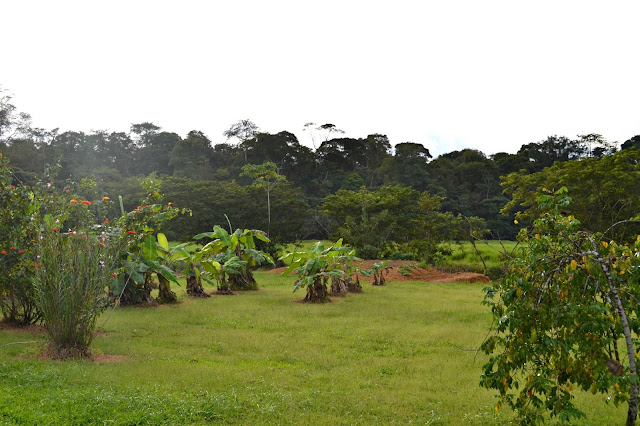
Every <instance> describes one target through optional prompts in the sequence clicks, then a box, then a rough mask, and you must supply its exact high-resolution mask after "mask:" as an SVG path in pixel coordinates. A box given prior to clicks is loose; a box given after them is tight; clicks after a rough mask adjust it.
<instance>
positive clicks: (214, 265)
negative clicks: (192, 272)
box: [202, 260, 221, 275]
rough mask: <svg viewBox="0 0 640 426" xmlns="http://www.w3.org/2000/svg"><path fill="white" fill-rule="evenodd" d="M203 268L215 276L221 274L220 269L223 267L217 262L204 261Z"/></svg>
mask: <svg viewBox="0 0 640 426" xmlns="http://www.w3.org/2000/svg"><path fill="white" fill-rule="evenodd" d="M202 267H203V268H204V270H205V271H207V272H208V273H210V274H213V275H219V274H220V267H221V265H220V262H217V261H215V260H209V261H203V262H202Z"/></svg>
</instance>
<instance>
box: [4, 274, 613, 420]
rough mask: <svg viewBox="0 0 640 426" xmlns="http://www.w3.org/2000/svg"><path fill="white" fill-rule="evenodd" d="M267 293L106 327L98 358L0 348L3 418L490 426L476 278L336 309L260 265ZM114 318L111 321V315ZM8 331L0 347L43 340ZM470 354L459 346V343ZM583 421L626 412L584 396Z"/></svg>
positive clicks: (337, 304)
mask: <svg viewBox="0 0 640 426" xmlns="http://www.w3.org/2000/svg"><path fill="white" fill-rule="evenodd" d="M256 276H257V279H258V282H259V284H260V286H261V288H260V290H259V291H254V292H246V293H242V294H239V295H237V296H217V297H212V298H210V299H206V300H193V299H187V298H186V296H185V295H184V287H177V288H176V287H175V285H174V286H173V288H174V289H175V290H177V293H178V295H179V297H180V299H181V300H182V301H183V302H182V303H179V304H176V305H172V306H165V307H160V308H144V309H143V308H118V309H116V310H115V311H113V312H112V313H111V312H106V313H105V314H103V316H102V317H101V318H100V320H99V321H98V325H99V326H101V327H103V330H104V331H105V333H106V334H104V335H99V336H98V337H96V339H95V341H94V344H93V350H94V352H95V353H96V354H102V355H111V356H120V357H123V359H121V360H120V361H118V362H100V363H90V362H52V361H45V360H42V359H40V358H39V357H38V350H39V348H40V345H38V344H24V345H10V346H4V347H0V419H1V422H2V423H8V424H12V423H13V424H47V423H72V424H73V423H74V424H88V423H100V424H102V423H110V422H113V423H114V424H163V423H164V424H206V423H211V422H217V423H241V424H390V423H397V424H408V423H418V424H451V425H457V424H463V423H465V424H466V423H470V424H496V423H500V422H504V421H506V420H508V419H509V418H510V417H509V413H508V412H504V411H500V412H499V413H497V414H496V413H495V411H494V408H493V407H494V404H495V398H494V395H493V393H492V392H490V391H487V390H485V389H482V388H480V387H479V386H478V383H479V380H480V374H481V367H482V364H483V363H484V362H485V360H486V357H485V356H484V355H482V354H477V353H476V352H474V351H473V349H475V348H478V346H479V345H480V343H481V342H482V340H483V339H484V337H485V335H486V333H487V330H488V328H489V326H490V320H491V319H490V315H489V312H488V310H487V309H486V307H484V306H482V305H481V301H482V297H483V293H482V284H446V285H443V284H429V283H421V282H402V283H395V282H394V283H390V284H389V285H387V286H384V287H372V286H369V285H366V286H365V289H364V290H365V291H364V293H363V294H358V295H349V296H348V297H346V298H336V299H335V301H334V303H331V304H325V305H313V306H311V305H305V304H300V303H297V301H299V300H301V299H302V298H303V297H304V294H303V293H302V292H297V293H292V292H291V290H292V284H293V278H283V277H280V276H279V275H274V274H268V273H257V274H256ZM105 321H106V323H105ZM43 338H44V336H43V335H36V336H34V335H31V334H29V333H25V332H19V331H6V330H5V331H0V345H4V344H7V343H10V342H16V341H30V340H40V339H43ZM460 348H462V349H467V350H462V349H460ZM579 405H580V406H581V407H582V408H583V409H584V410H585V411H587V412H588V415H589V421H588V422H587V424H594V425H596V424H598V425H599V424H614V423H622V420H623V419H624V418H625V413H624V408H621V409H617V410H616V409H615V408H614V407H611V406H607V405H605V404H604V402H603V397H601V396H591V395H582V396H581V398H580V399H579Z"/></svg>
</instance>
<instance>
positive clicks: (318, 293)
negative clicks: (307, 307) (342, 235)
mask: <svg viewBox="0 0 640 426" xmlns="http://www.w3.org/2000/svg"><path fill="white" fill-rule="evenodd" d="M280 260H291V264H290V265H289V267H288V268H287V269H285V271H284V272H283V273H282V275H284V276H286V275H289V274H290V273H292V272H294V271H295V272H296V274H297V275H298V278H297V279H296V281H295V283H294V287H293V291H294V292H295V291H297V290H298V289H299V288H300V287H306V289H307V294H306V296H305V298H304V300H303V302H306V303H326V302H329V301H330V299H329V292H328V290H327V282H328V281H329V279H334V278H336V279H342V280H344V279H345V277H346V275H347V274H346V273H345V272H344V271H343V270H342V269H341V266H342V261H343V260H344V261H347V262H349V261H351V260H357V258H356V257H355V256H353V249H352V248H350V247H344V246H342V239H339V240H338V241H337V242H336V243H335V244H333V245H332V246H330V247H327V248H325V246H324V244H323V243H322V242H321V241H318V242H317V243H316V244H314V246H313V247H312V248H311V251H310V252H296V251H294V252H291V253H288V254H286V255H284V256H282V257H281V258H280Z"/></svg>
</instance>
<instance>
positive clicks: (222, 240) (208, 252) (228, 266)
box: [194, 225, 273, 294]
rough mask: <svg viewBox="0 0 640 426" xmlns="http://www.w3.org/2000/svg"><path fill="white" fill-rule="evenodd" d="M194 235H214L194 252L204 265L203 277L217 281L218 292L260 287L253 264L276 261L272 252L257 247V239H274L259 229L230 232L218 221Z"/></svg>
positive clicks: (201, 236) (199, 236) (209, 280)
mask: <svg viewBox="0 0 640 426" xmlns="http://www.w3.org/2000/svg"><path fill="white" fill-rule="evenodd" d="M194 238H195V239H196V240H200V239H203V238H211V239H212V241H210V242H209V243H207V244H205V245H204V247H202V249H201V250H200V251H199V252H198V253H196V254H195V255H194V256H195V257H196V258H197V261H198V263H199V264H200V265H201V266H202V268H203V274H202V279H205V280H206V281H208V282H215V284H216V286H217V289H218V294H233V291H234V290H256V289H257V288H258V284H257V283H256V280H255V278H254V277H253V273H252V270H253V268H255V267H257V266H260V265H263V264H265V263H271V264H273V259H272V258H271V256H269V255H268V254H266V253H264V252H263V251H261V250H259V249H258V248H257V247H256V240H259V241H263V242H265V243H269V242H270V240H269V238H267V236H266V234H265V233H264V232H263V231H260V230H258V229H244V230H242V229H237V230H236V231H235V232H232V233H229V232H227V231H226V230H225V229H224V228H222V227H220V226H218V225H216V226H214V228H213V231H212V232H203V233H201V234H198V235H196V236H195V237H194ZM211 278H213V280H212V279H211Z"/></svg>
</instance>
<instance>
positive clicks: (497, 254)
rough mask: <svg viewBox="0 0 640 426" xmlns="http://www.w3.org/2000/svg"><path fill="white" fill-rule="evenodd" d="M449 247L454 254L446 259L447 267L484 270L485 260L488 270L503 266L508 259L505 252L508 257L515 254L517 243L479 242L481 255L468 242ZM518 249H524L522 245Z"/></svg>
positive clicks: (456, 243) (478, 246)
mask: <svg viewBox="0 0 640 426" xmlns="http://www.w3.org/2000/svg"><path fill="white" fill-rule="evenodd" d="M448 245H449V247H450V248H451V250H452V253H451V254H450V255H448V256H446V257H445V262H444V263H445V264H446V265H454V266H456V265H457V266H467V267H469V268H471V269H478V270H482V268H483V263H482V260H483V259H484V262H485V263H486V265H487V267H488V268H497V267H500V266H502V265H503V264H504V263H505V261H506V260H507V259H508V258H507V257H505V256H504V252H505V251H506V252H507V254H508V255H513V254H515V252H514V248H516V245H517V243H516V241H502V242H500V241H491V240H486V241H477V242H476V248H477V249H478V252H480V254H478V252H476V250H475V249H474V248H473V245H472V244H471V243H470V242H468V241H460V242H450V243H448ZM518 247H522V245H518ZM516 250H517V249H516Z"/></svg>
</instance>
